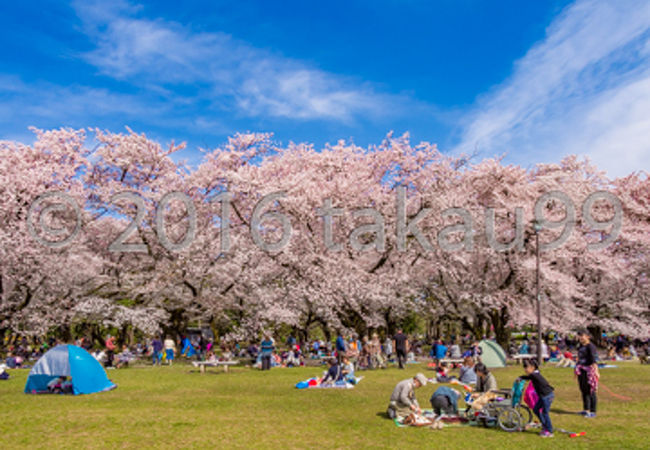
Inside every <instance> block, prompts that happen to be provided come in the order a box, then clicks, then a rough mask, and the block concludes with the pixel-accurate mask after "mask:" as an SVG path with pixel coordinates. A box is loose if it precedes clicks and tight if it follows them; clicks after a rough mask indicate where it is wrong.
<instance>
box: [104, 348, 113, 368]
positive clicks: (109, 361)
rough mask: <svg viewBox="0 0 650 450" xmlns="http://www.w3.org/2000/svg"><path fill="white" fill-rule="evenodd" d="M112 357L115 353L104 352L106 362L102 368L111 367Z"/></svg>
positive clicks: (110, 351)
mask: <svg viewBox="0 0 650 450" xmlns="http://www.w3.org/2000/svg"><path fill="white" fill-rule="evenodd" d="M114 357H115V352H114V351H113V350H106V362H104V367H113V358H114Z"/></svg>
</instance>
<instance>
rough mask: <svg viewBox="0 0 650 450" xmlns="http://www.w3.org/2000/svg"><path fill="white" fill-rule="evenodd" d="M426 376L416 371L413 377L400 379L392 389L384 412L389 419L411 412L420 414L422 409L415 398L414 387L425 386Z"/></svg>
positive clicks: (401, 416)
mask: <svg viewBox="0 0 650 450" xmlns="http://www.w3.org/2000/svg"><path fill="white" fill-rule="evenodd" d="M426 384H427V378H426V377H425V376H424V375H423V374H421V373H418V374H417V375H416V376H414V377H413V378H408V379H406V380H403V381H400V382H399V383H397V386H395V389H393V393H392V394H391V396H390V403H389V404H388V410H387V411H386V413H387V414H388V417H390V418H391V419H401V418H403V417H406V416H408V415H409V414H411V413H412V412H415V413H418V414H420V413H421V412H422V410H421V409H420V405H419V404H418V401H417V399H416V398H415V389H418V388H420V387H422V386H426Z"/></svg>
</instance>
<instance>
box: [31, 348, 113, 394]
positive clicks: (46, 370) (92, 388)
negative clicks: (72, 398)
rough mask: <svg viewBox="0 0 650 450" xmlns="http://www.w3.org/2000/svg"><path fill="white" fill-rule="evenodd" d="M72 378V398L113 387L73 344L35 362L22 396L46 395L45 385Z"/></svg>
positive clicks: (96, 363) (89, 359) (52, 350)
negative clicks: (55, 379) (58, 379)
mask: <svg viewBox="0 0 650 450" xmlns="http://www.w3.org/2000/svg"><path fill="white" fill-rule="evenodd" d="M62 376H65V377H72V391H73V393H74V394H75V395H79V394H92V393H94V392H102V391H109V390H111V389H114V388H116V387H117V386H116V385H115V384H113V382H112V381H111V380H109V379H108V377H107V376H106V372H105V371H104V368H103V367H102V365H101V364H100V363H99V362H98V361H97V360H96V359H95V358H93V357H92V355H91V354H90V353H88V352H87V351H86V350H84V349H83V348H81V347H76V346H74V345H58V346H56V347H54V348H53V349H51V350H49V351H48V352H47V353H45V354H44V355H43V356H42V357H41V359H39V360H38V361H37V362H36V364H35V365H34V367H33V368H32V370H31V371H30V372H29V376H28V377H27V383H26V384H25V392H26V393H28V394H29V393H39V392H47V383H49V382H50V381H52V380H53V379H54V378H57V377H62Z"/></svg>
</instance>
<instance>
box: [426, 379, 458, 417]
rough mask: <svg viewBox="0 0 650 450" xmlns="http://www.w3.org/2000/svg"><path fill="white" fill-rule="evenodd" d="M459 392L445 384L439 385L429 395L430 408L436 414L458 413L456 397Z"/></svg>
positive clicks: (448, 414)
mask: <svg viewBox="0 0 650 450" xmlns="http://www.w3.org/2000/svg"><path fill="white" fill-rule="evenodd" d="M459 398H460V392H458V391H457V390H456V389H452V388H450V387H447V386H440V387H439V388H438V389H436V391H435V392H434V393H433V395H432V396H431V399H430V400H429V401H430V402H431V408H433V412H434V413H436V415H437V416H440V415H441V414H444V415H446V416H450V415H458V399H459Z"/></svg>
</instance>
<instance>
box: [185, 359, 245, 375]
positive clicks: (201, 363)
mask: <svg viewBox="0 0 650 450" xmlns="http://www.w3.org/2000/svg"><path fill="white" fill-rule="evenodd" d="M237 364H239V361H193V362H192V365H193V366H194V367H198V368H199V371H200V372H201V373H205V369H206V367H219V366H223V371H224V372H228V367H229V366H234V365H237Z"/></svg>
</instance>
